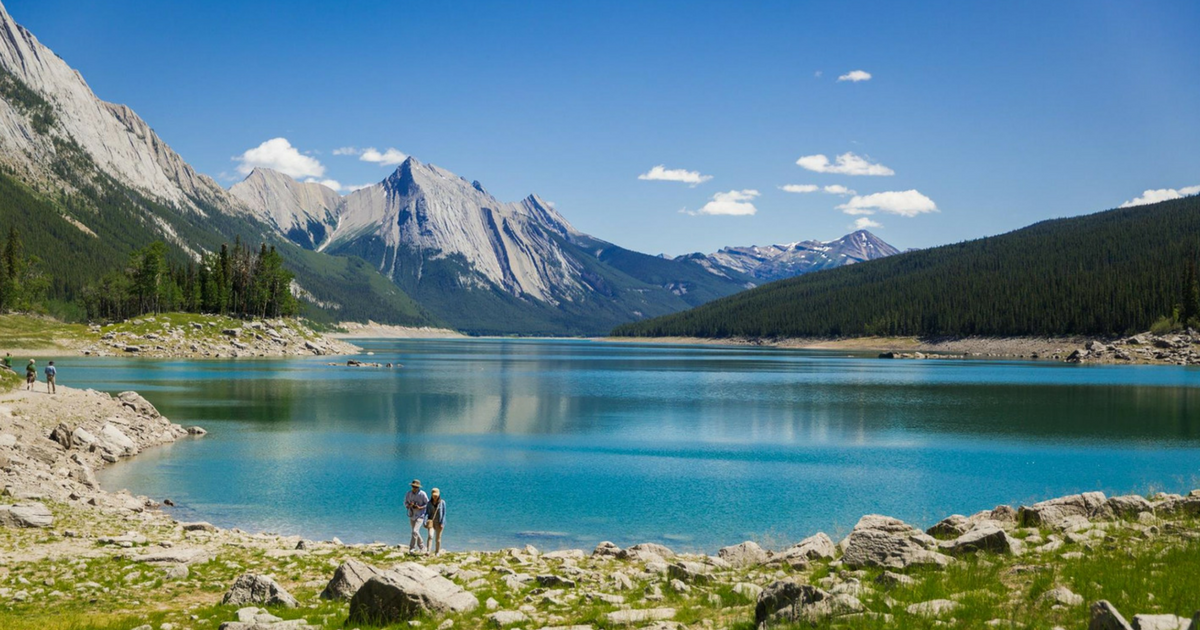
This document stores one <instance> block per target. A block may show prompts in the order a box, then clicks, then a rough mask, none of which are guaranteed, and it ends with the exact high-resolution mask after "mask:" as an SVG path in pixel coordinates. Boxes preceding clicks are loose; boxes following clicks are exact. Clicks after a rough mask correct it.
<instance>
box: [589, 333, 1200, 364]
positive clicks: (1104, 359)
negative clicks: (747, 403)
mask: <svg viewBox="0 0 1200 630" xmlns="http://www.w3.org/2000/svg"><path fill="white" fill-rule="evenodd" d="M604 341H611V342H617V343H669V344H686V345H723V346H764V347H771V348H793V349H797V350H831V351H847V352H861V353H864V354H867V353H878V354H877V356H878V357H879V358H881V359H918V360H919V359H968V358H996V359H1030V360H1043V361H1062V362H1066V363H1096V364H1121V363H1127V364H1148V365H1196V364H1200V332H1197V331H1194V330H1187V331H1182V332H1178V333H1169V334H1165V335H1157V334H1154V333H1149V332H1147V333H1141V334H1137V335H1131V336H1128V337H1118V338H1104V339H1089V338H1086V337H964V338H952V339H951V338H947V339H922V338H917V337H855V338H844V339H792V338H784V339H772V338H763V339H755V338H729V339H702V338H693V337H651V338H636V337H609V338H605V339H604Z"/></svg>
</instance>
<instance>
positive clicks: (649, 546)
mask: <svg viewBox="0 0 1200 630" xmlns="http://www.w3.org/2000/svg"><path fill="white" fill-rule="evenodd" d="M617 557H618V558H620V559H622V560H643V561H647V560H657V559H669V558H674V557H675V552H674V551H671V550H670V549H668V548H666V547H664V546H663V545H660V544H657V543H641V544H637V545H634V546H632V547H630V548H628V549H622V550H621V551H619V552H617Z"/></svg>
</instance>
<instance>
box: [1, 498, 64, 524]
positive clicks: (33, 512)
mask: <svg viewBox="0 0 1200 630" xmlns="http://www.w3.org/2000/svg"><path fill="white" fill-rule="evenodd" d="M51 525H54V515H53V514H51V513H50V508H48V507H46V506H45V505H44V504H42V503H38V502H36V501H34V502H30V503H17V504H15V505H0V526H4V527H20V528H27V527H50V526H51Z"/></svg>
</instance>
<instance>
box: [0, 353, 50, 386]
mask: <svg viewBox="0 0 1200 630" xmlns="http://www.w3.org/2000/svg"><path fill="white" fill-rule="evenodd" d="M4 365H5V366H7V367H8V369H10V370H11V369H12V358H11V357H10V356H5V357H4ZM57 376H58V368H56V367H54V362H53V361H51V362H50V364H49V365H47V366H46V391H47V392H49V393H51V394H54V393H57V392H58V389H57V388H55V386H54V379H55V377H57ZM36 382H37V363H36V362H35V361H34V360H33V359H30V360H29V364H28V365H26V366H25V389H28V390H30V391H33V384H34V383H36Z"/></svg>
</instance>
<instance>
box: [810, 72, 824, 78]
mask: <svg viewBox="0 0 1200 630" xmlns="http://www.w3.org/2000/svg"><path fill="white" fill-rule="evenodd" d="M822 74H825V73H824V72H822V71H820V70H817V71H816V72H814V73H813V76H814V77H816V78H818V79H820V78H821V75H822Z"/></svg>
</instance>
